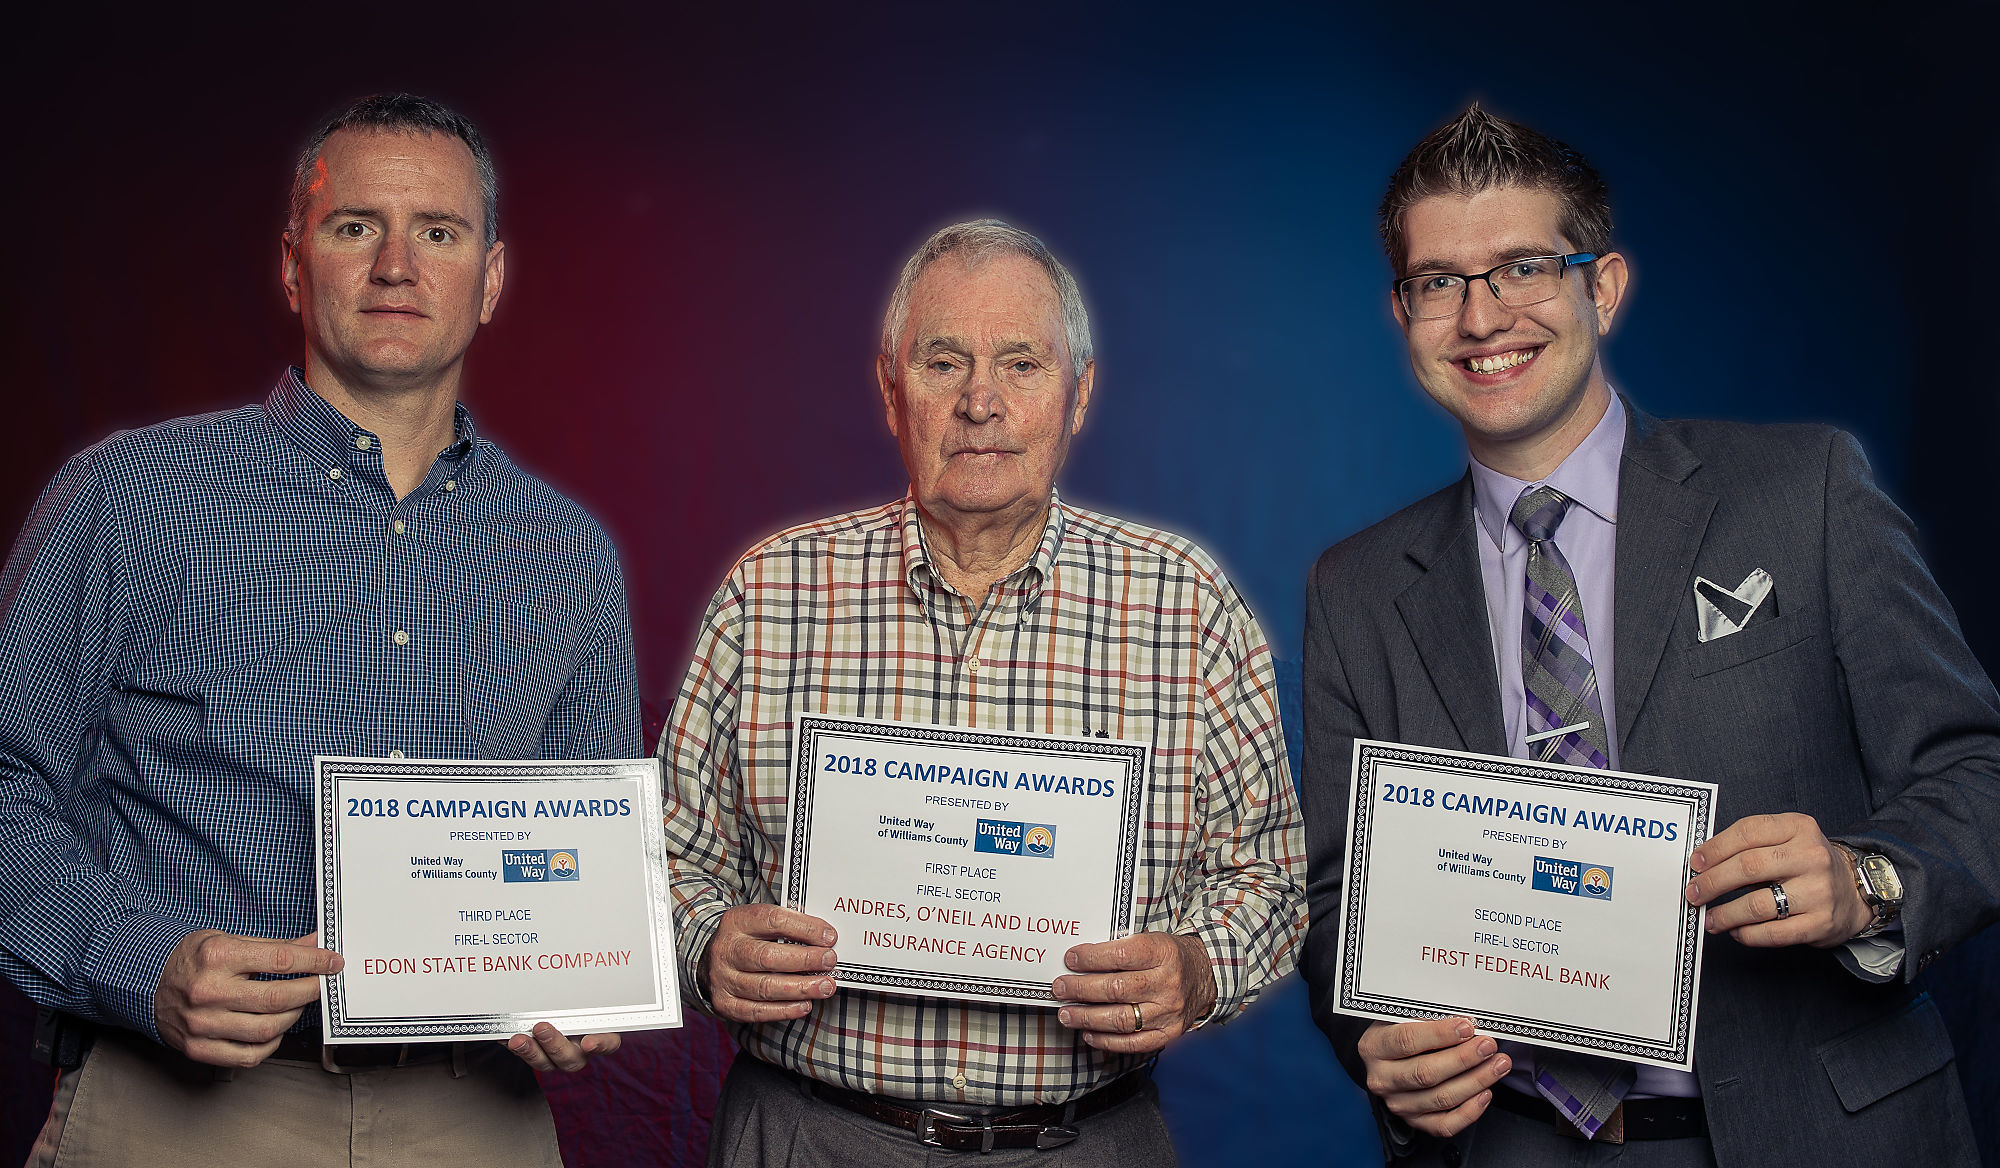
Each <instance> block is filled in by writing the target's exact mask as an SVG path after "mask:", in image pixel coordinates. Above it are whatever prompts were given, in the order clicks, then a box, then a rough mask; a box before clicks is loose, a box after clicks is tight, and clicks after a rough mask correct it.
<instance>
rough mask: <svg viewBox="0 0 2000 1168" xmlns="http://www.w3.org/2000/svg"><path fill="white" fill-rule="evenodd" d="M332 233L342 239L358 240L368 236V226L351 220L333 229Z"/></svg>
mask: <svg viewBox="0 0 2000 1168" xmlns="http://www.w3.org/2000/svg"><path fill="white" fill-rule="evenodd" d="M333 231H334V234H336V235H338V236H340V237H341V238H342V239H360V238H361V237H363V236H365V235H367V234H368V225H367V224H366V223H363V222H361V221H359V220H352V221H349V222H346V223H343V224H341V225H340V226H338V227H336V228H334V229H333Z"/></svg>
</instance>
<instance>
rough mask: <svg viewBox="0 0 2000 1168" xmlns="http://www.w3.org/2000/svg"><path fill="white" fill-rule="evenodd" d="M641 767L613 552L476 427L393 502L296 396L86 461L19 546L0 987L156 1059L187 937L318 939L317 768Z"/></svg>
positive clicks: (0, 872) (7, 668) (5, 786)
mask: <svg viewBox="0 0 2000 1168" xmlns="http://www.w3.org/2000/svg"><path fill="white" fill-rule="evenodd" d="M639 751H640V742H639V711H638V695H637V685H636V680H635V676H634V670H633V659H632V632H631V626H630V623H629V621H628V619H627V616H626V610H625V591H624V585H623V583H622V581H621V579H620V576H619V569H618V559H617V555H616V552H615V551H614V550H613V548H612V546H611V540H610V538H609V537H608V536H607V535H606V534H605V533H604V530H603V529H602V528H600V527H599V526H598V525H597V523H596V522H595V521H593V520H592V519H591V518H590V516H588V515H586V514H585V513H584V512H583V510H582V509H581V508H579V507H577V506H576V504H574V503H572V502H570V501H569V500H568V499H565V498H563V497H562V496H561V495H559V494H557V493H556V492H555V491H554V490H552V489H550V488H549V487H548V486H547V485H546V484H544V483H542V482H541V481H539V480H537V479H535V478H534V477H533V476H531V475H529V474H527V473H526V472H524V471H522V470H521V469H520V468H518V467H516V466H515V465H514V463H513V462H512V461H510V460H509V459H508V458H507V456H506V455H505V454H502V453H501V452H500V450H499V449H498V448H496V447H495V446H494V445H493V444H492V443H490V442H487V441H484V440H482V439H480V438H478V437H477V436H476V435H475V434H474V433H473V429H472V421H471V418H470V416H469V415H468V414H467V413H466V412H465V409H464V407H463V406H461V407H459V410H458V418H457V435H456V441H454V442H453V444H452V445H451V446H450V447H449V448H448V449H446V450H444V451H443V452H442V453H440V454H439V455H438V458H437V461H436V462H435V463H434V464H433V465H432V466H431V469H430V473H429V475H428V476H427V477H426V478H425V479H424V482H423V485H421V486H420V487H418V488H417V489H416V490H414V491H412V492H410V493H409V494H408V495H407V496H405V497H404V498H402V499H401V500H398V499H397V498H396V496H395V493H394V492H393V491H392V490H391V489H390V486H389V481H388V479H387V477H386V476H385V475H384V473H383V469H382V457H381V444H380V443H379V442H377V441H376V440H375V437H374V435H372V434H370V433H368V432H367V431H365V430H363V429H361V428H360V427H358V426H356V425H354V424H353V423H352V422H350V421H348V420H347V419H346V418H345V417H344V416H342V415H341V414H340V413H339V412H338V411H336V410H335V409H333V407H331V406H329V405H328V404H327V403H326V402H325V401H324V400H323V399H321V398H320V397H319V396H318V395H317V394H315V393H313V392H312V391H311V390H310V389H308V388H307V387H306V384H305V381H304V375H303V374H302V373H301V372H300V371H299V370H297V369H293V370H292V371H291V372H290V373H289V374H288V375H287V376H285V377H284V378H283V379H282V380H281V381H280V382H279V383H278V386H277V388H276V390H274V391H273V392H272V394H271V396H270V397H269V398H267V399H266V400H265V401H264V403H263V404H262V405H259V406H251V407H247V408H244V409H240V410H235V411H231V412H228V413H219V414H208V415H205V416H202V417H195V418H183V419H180V420H177V421H172V422H166V423H162V424H161V425H157V426H152V427H148V428H146V429H143V430H133V431H127V432H124V433H120V434H115V435H113V436H112V437H110V438H107V439H105V440H104V441H103V442H100V443H98V444H97V445H96V446H93V447H91V448H90V449H89V450H86V451H84V452H83V453H82V454H80V455H78V456H77V457H76V458H74V459H73V460H71V461H70V463H69V465H68V466H66V467H64V468H63V471H62V473H61V474H60V475H58V476H57V477H56V480H55V482H54V483H52V484H51V485H50V486H49V488H48V489H47V491H46V492H44V493H43V495H42V498H41V500H40V501H39V502H38V503H37V504H36V506H35V509H34V511H33V512H32V513H31V514H30V516H29V518H28V522H27V526H26V527H25V528H24V529H23V531H22V532H21V537H20V539H19V541H18V542H17V543H16V544H15V545H14V551H13V554H12V555H11V556H10V557H9V559H8V561H7V567H6V570H5V574H4V575H0V857H4V866H0V972H4V973H5V974H6V976H7V977H8V978H10V979H12V980H13V981H14V983H15V984H16V985H18V986H20V987H21V988H22V989H23V990H25V991H26V992H27V993H28V995H29V996H30V997H32V998H34V999H35V1000H36V1001H39V1002H42V1003H44V1004H47V1005H53V1006H56V1007H59V1008H61V1009H64V1010H67V1011H70V1012H71V1013H74V1014H77V1015H80V1016H83V1017H86V1018H93V1019H98V1020H102V1021H105V1022H108V1023H112V1024H116V1025H119V1026H125V1027H129V1028H131V1029H133V1030H137V1031H140V1032H141V1033H144V1034H147V1035H149V1036H151V1037H153V1038H155V1039H157V1038H158V1037H159V1036H158V1033H157V1031H156V1030H155V1029H154V1023H153V991H154V990H155V989H156V988H157V986H158V984H159V976H160V970H161V967H162V966H163V965H164V964H165V962H166V958H167V955H168V953H170V952H171V951H172V950H173V947H174V946H175V945H176V944H177V943H179V941H180V939H181V938H182V937H184V936H186V935H187V934H188V933H189V932H191V931H193V930H194V929H196V928H204V927H207V928H217V929H222V930H224V931H227V932H231V933H241V934H245V935H249V936H257V937H297V936H301V935H303V934H305V933H307V932H309V931H311V930H312V929H313V927H314V913H313V899H314V897H313V889H314V882H313V873H312V857H313V849H312V834H311V830H312V828H311V823H310V819H311V813H312V799H311V794H310V787H309V784H308V778H309V774H308V772H309V771H310V769H311V761H312V756H313V755H315V754H344V755H370V756H381V755H396V754H399V753H400V754H402V755H407V756H409V757H412V758H630V757H633V756H636V755H637V754H638V753H639ZM301 1025H302V1026H305V1025H312V1026H316V1025H317V1016H316V1013H309V1015H308V1017H307V1018H306V1019H302V1020H301Z"/></svg>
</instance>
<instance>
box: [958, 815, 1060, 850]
mask: <svg viewBox="0 0 2000 1168" xmlns="http://www.w3.org/2000/svg"><path fill="white" fill-rule="evenodd" d="M972 850H973V851H975V852H992V853H994V854H995V855H1001V856H1034V857H1036V858H1037V859H1042V858H1046V857H1049V856H1053V855H1055V854H1056V829H1055V828H1054V827H1053V826H1052V825H1050V824H1046V823H1015V822H1014V821H1012V820H1008V819H982V820H979V821H978V822H977V823H976V824H975V825H974V827H973V832H972Z"/></svg>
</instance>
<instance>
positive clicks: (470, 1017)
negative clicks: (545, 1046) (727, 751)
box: [313, 757, 681, 1043]
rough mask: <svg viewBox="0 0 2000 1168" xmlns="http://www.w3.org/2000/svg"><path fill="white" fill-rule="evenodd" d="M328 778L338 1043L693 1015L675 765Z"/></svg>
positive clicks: (446, 766)
mask: <svg viewBox="0 0 2000 1168" xmlns="http://www.w3.org/2000/svg"><path fill="white" fill-rule="evenodd" d="M313 772H314V782H313V801H314V814H315V820H316V822H317V823H318V825H319V831H318V833H317V835H316V837H315V848H314V852H315V855H314V859H315V861H316V863H317V870H318V872H319V929H320V943H321V944H322V945H324V946H325V947H327V948H329V949H334V950H337V951H338V952H339V953H340V954H341V955H342V956H344V957H345V958H346V966H345V968H343V969H342V970H341V971H340V972H339V973H337V974H334V975H332V976H329V977H326V978H323V979H322V980H321V983H320V1007H321V1011H322V1017H323V1023H322V1025H323V1028H324V1033H325V1040H326V1041H327V1042H329V1043H340V1042H382V1041H391V1042H413V1041H425V1040H440V1041H441V1040H446V1039H451V1040H469V1039H480V1038H506V1037H508V1036H509V1035H513V1034H519V1033H522V1032H524V1031H526V1030H527V1029H528V1028H529V1027H531V1026H533V1025H534V1024H535V1023H537V1022H541V1021H547V1022H551V1023H554V1024H555V1026H556V1027H557V1028H558V1029H560V1030H562V1031H563V1032H564V1033H565V1034H583V1033H591V1032H601V1031H612V1030H649V1029H658V1028H661V1027H668V1026H679V1025H680V1024H681V1007H680V994H679V990H678V987H677V986H676V984H675V972H674V971H675V965H674V942H673V933H672V930H671V927H672V907H671V902H670V901H669V899H668V894H667V873H666V855H665V848H664V846H663V844H662V841H661V808H660V798H661V796H660V769H659V762H658V760H656V759H650V758H648V759H626V760H619V761H606V762H571V761H540V762H496V761H481V762H447V761H434V760H420V759H397V760H392V759H385V758H325V757H321V758H315V759H314V760H313Z"/></svg>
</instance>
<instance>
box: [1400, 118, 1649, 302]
mask: <svg viewBox="0 0 2000 1168" xmlns="http://www.w3.org/2000/svg"><path fill="white" fill-rule="evenodd" d="M1495 187H1526V188H1528V189H1530V190H1541V191H1547V192H1549V193H1550V194H1552V195H1554V196H1555V197H1556V198H1557V200H1559V201H1560V202H1561V204H1562V219H1561V222H1560V224H1559V225H1560V226H1561V228H1562V233H1563V234H1564V235H1565V236H1567V237H1568V238H1569V241H1570V242H1571V243H1572V244H1574V245H1575V246H1576V247H1577V249H1578V250H1580V251H1588V252H1595V253H1597V254H1598V255H1604V254H1605V253H1607V252H1609V251H1610V250H1611V190H1610V188H1608V187H1606V186H1605V185H1604V178H1603V176H1602V175H1599V174H1598V173H1597V169H1596V168H1595V167H1593V166H1591V165H1590V163H1589V162H1586V161H1585V160H1584V157H1583V155H1581V154H1579V153H1577V152H1576V151H1575V150H1574V149H1572V148H1570V147H1569V146H1567V145H1565V144H1564V143H1562V142H1558V141H1556V140H1555V139H1554V138H1551V137H1549V136H1548V135H1547V134H1543V133H1541V132H1540V131H1538V130H1531V129H1529V128H1528V127H1526V126H1524V125H1522V124H1521V123H1519V122H1510V121H1507V120H1506V119H1504V118H1496V117H1494V116H1493V115H1492V114H1489V113H1487V112H1486V111H1485V110H1483V109H1480V108H1479V103H1478V102H1474V103H1472V105H1471V106H1470V107H1468V108H1467V109H1466V111H1465V112H1464V113H1462V114H1460V115H1458V117H1456V118H1454V119H1453V120H1452V121H1451V122H1450V123H1448V124H1446V125H1444V126H1441V127H1439V128H1438V129H1436V130H1433V131H1432V132H1431V134H1430V136H1428V137H1426V138H1425V139H1424V140H1423V141H1421V142H1419V143H1417V148H1416V149H1414V150H1412V151H1410V153H1409V155H1408V156H1407V157H1405V158H1404V159H1403V164H1402V165H1401V166H1398V167H1397V168H1396V173H1395V174H1393V175H1391V176H1390V177H1389V189H1388V191H1387V192H1386V193H1385V194H1383V196H1382V206H1381V208H1380V209H1379V210H1378V211H1377V212H1376V213H1377V214H1378V215H1379V216H1380V217H1381V229H1382V246H1383V247H1384V248H1385V249H1387V250H1388V253H1389V266H1390V267H1391V268H1393V269H1395V272H1396V275H1397V276H1398V277H1401V276H1402V275H1403V274H1404V266H1405V265H1406V264H1407V263H1408V262H1409V257H1408V256H1407V255H1405V254H1404V243H1405V240H1404V237H1403V216H1404V215H1405V214H1407V213H1408V212H1409V209H1410V208H1411V207H1413V206H1415V205H1416V204H1417V203H1419V202H1422V201H1423V200H1425V199H1428V198H1430V197H1432V196H1433V195H1462V196H1470V195H1476V194H1478V193H1479V192H1481V191H1485V190H1491V189H1493V188H1495ZM1584 275H1585V276H1586V277H1587V278H1590V279H1595V278H1596V275H1597V270H1596V265H1588V266H1586V268H1585V270H1584Z"/></svg>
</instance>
